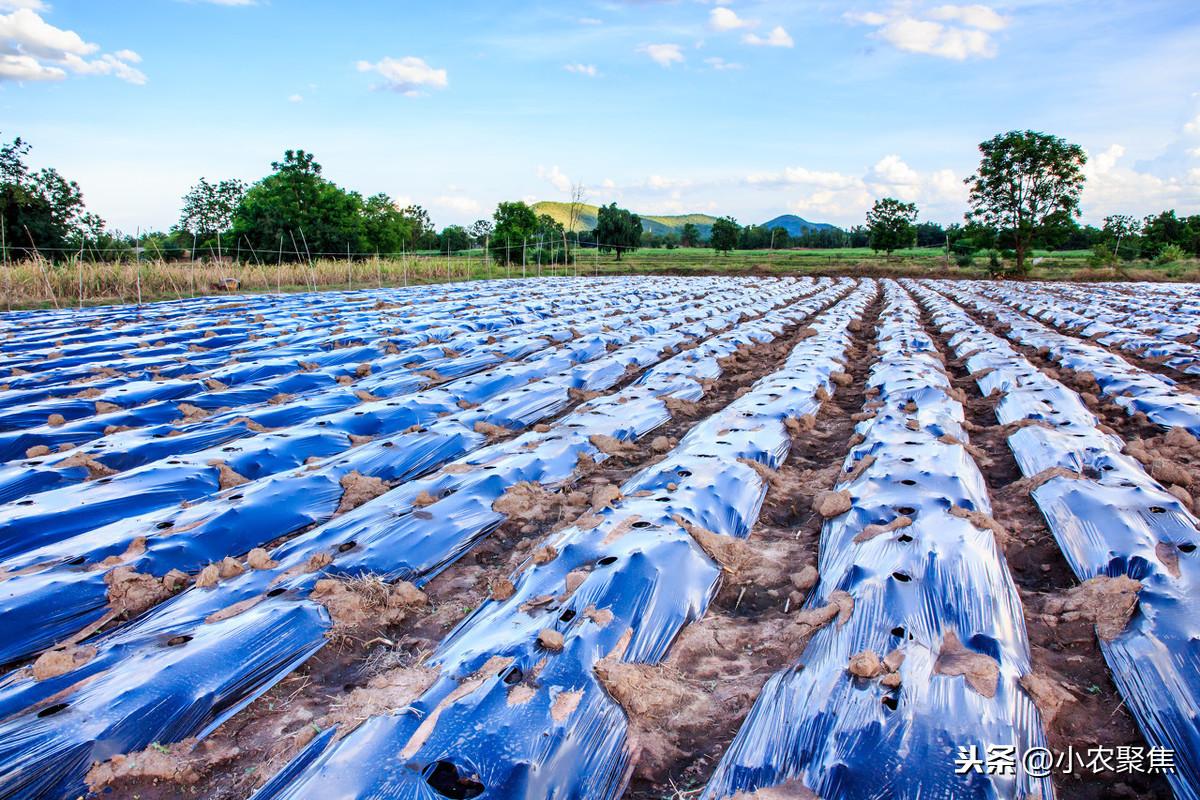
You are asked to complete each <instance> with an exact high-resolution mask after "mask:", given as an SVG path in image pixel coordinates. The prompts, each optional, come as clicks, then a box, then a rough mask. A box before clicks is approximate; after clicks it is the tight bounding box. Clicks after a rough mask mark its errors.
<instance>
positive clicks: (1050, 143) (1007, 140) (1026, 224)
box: [965, 131, 1087, 273]
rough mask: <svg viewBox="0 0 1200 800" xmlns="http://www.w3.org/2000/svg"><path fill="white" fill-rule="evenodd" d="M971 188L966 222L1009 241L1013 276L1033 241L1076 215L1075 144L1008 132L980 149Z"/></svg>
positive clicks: (1078, 157) (1080, 157)
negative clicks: (1050, 224)
mask: <svg viewBox="0 0 1200 800" xmlns="http://www.w3.org/2000/svg"><path fill="white" fill-rule="evenodd" d="M979 151H980V153H981V154H982V155H983V158H982V159H981V160H980V163H979V168H978V169H977V170H976V171H975V173H974V174H973V175H971V176H970V177H968V178H967V179H966V181H965V183H966V184H967V185H968V186H969V187H970V190H971V193H970V204H971V213H970V218H971V219H974V220H976V221H979V222H981V223H984V224H986V225H988V226H990V227H993V228H997V229H999V230H1000V231H1002V232H1003V233H1005V234H1007V235H1008V236H1011V237H1012V242H1013V249H1014V250H1015V251H1016V262H1017V263H1016V269H1017V272H1020V273H1023V272H1025V271H1026V264H1025V259H1026V256H1027V255H1028V253H1029V250H1030V248H1031V245H1032V243H1033V241H1034V239H1035V237H1036V236H1037V235H1038V234H1039V232H1040V230H1041V229H1042V227H1043V226H1044V225H1045V224H1046V222H1047V220H1048V219H1053V217H1054V215H1055V214H1061V215H1068V216H1073V217H1078V216H1079V197H1080V194H1081V193H1082V191H1083V181H1084V176H1083V165H1084V164H1085V163H1086V162H1087V155H1086V154H1085V153H1084V152H1083V148H1082V147H1080V146H1079V145H1077V144H1069V143H1068V142H1067V141H1066V140H1065V139H1061V138H1059V137H1057V136H1051V135H1049V134H1045V133H1038V132H1036V131H1009V132H1008V133H1004V134H999V135H997V136H995V137H993V138H991V139H989V140H988V141H986V142H983V143H981V144H980V145H979Z"/></svg>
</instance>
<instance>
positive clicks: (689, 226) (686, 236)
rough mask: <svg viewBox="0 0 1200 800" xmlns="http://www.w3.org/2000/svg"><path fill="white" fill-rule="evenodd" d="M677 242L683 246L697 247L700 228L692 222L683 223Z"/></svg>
mask: <svg viewBox="0 0 1200 800" xmlns="http://www.w3.org/2000/svg"><path fill="white" fill-rule="evenodd" d="M679 244H680V245H682V246H683V247H699V246H700V229H699V228H697V227H696V225H695V224H694V223H691V222H687V223H684V226H683V229H682V230H680V232H679Z"/></svg>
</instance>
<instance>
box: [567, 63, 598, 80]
mask: <svg viewBox="0 0 1200 800" xmlns="http://www.w3.org/2000/svg"><path fill="white" fill-rule="evenodd" d="M563 69H565V70H566V71H567V72H574V73H575V74H576V75H586V76H588V77H589V78H595V77H596V76H597V75H599V74H600V70H598V69H596V65H595V64H567V65H565V66H564V67H563Z"/></svg>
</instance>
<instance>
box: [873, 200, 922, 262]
mask: <svg viewBox="0 0 1200 800" xmlns="http://www.w3.org/2000/svg"><path fill="white" fill-rule="evenodd" d="M916 222H917V206H916V204H915V203H902V202H900V201H899V200H897V199H896V198H894V197H885V198H883V199H881V200H876V201H875V206H874V207H873V208H872V209H871V210H870V211H868V212H867V230H868V232H869V233H870V236H871V249H872V250H874V251H875V252H876V253H878V252H879V251H880V250H882V251H884V252H885V253H887V254H888V255H889V256H890V255H891V254H892V252H893V251H895V250H898V249H900V248H901V247H911V246H912V244H913V242H915V241H916V240H917V228H916Z"/></svg>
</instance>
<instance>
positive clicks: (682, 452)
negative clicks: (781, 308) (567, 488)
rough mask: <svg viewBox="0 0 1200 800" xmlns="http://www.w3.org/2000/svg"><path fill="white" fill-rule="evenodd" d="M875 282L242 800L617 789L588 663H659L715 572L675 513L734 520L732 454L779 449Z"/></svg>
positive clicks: (616, 729)
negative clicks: (390, 695) (426, 654)
mask: <svg viewBox="0 0 1200 800" xmlns="http://www.w3.org/2000/svg"><path fill="white" fill-rule="evenodd" d="M876 291H877V289H876V287H875V286H874V284H873V283H872V282H867V283H865V284H863V285H861V286H859V288H857V289H856V290H855V291H854V292H853V293H852V294H851V295H850V296H849V297H847V298H846V299H845V300H843V301H841V302H839V303H838V304H837V305H836V306H835V307H834V308H833V309H831V310H829V311H827V312H825V313H824V314H822V315H821V316H820V317H818V318H817V319H816V320H815V321H814V322H812V323H811V327H812V328H813V330H814V332H815V335H814V336H812V337H810V338H808V339H805V340H803V341H802V342H800V343H799V344H798V345H797V346H796V347H795V348H794V349H793V350H792V352H791V353H790V355H789V356H788V357H787V359H786V361H785V362H784V364H783V365H782V368H781V369H780V370H778V371H776V372H774V373H772V374H770V375H768V376H766V377H764V378H762V379H760V380H759V381H758V382H756V383H755V384H754V386H753V387H752V388H751V390H750V391H749V392H748V393H747V394H745V395H743V396H742V397H740V398H738V399H737V400H735V401H733V402H732V403H731V404H729V405H728V406H726V407H725V408H724V409H723V410H721V411H719V412H718V413H716V414H714V415H713V416H711V417H709V418H708V419H706V420H704V421H702V422H700V423H699V424H698V425H696V426H695V427H694V428H692V430H691V431H689V432H688V434H687V435H686V436H685V437H684V438H683V439H682V440H681V441H680V442H679V444H678V445H677V446H676V447H675V448H674V449H673V450H671V451H670V452H669V453H667V454H666V457H665V458H664V459H663V460H662V461H661V462H659V463H657V464H654V465H652V466H650V467H647V468H646V469H644V470H642V471H641V472H639V473H638V474H636V475H635V476H633V477H632V478H630V479H629V480H628V481H627V482H626V484H625V485H624V486H622V487H621V489H620V491H621V495H622V498H621V499H620V500H618V501H617V502H616V503H615V505H613V506H612V507H610V508H606V509H604V510H602V511H600V512H599V513H598V519H597V520H593V522H594V523H595V524H591V523H589V524H587V525H585V526H582V527H580V526H578V525H576V526H572V527H569V528H567V529H565V530H564V531H562V532H560V533H558V534H555V535H554V536H552V537H551V538H550V540H549V541H548V542H547V543H546V544H545V547H546V548H552V550H553V552H554V556H553V557H552V558H551V559H550V560H548V561H545V560H539V561H535V562H533V563H529V564H526V565H525V566H524V567H523V568H522V569H521V570H520V571H519V572H518V574H517V575H514V576H513V584H514V590H513V592H512V595H511V596H510V597H508V598H505V599H503V600H498V599H497V600H491V601H488V602H485V603H484V604H482V605H481V606H480V607H479V608H478V609H477V610H476V611H474V612H473V613H472V614H471V615H470V616H469V617H468V618H467V619H465V620H464V621H463V622H462V623H460V624H459V626H458V627H457V628H456V629H455V630H454V631H453V632H452V633H451V634H450V635H449V636H448V637H447V638H446V639H445V640H444V641H443V643H442V645H441V646H440V647H439V649H438V651H437V653H435V655H434V657H433V659H432V661H431V662H430V664H431V666H433V667H434V668H436V669H437V670H438V671H439V677H438V678H437V679H436V681H435V682H434V683H433V685H432V686H431V687H430V688H429V689H428V690H427V691H426V692H424V693H423V694H422V695H421V697H420V698H418V699H417V700H415V701H414V702H413V703H412V704H410V705H409V706H408V707H407V708H404V709H397V711H396V713H394V714H393V715H391V716H384V717H375V718H372V719H370V720H368V721H367V722H366V723H364V724H363V725H362V726H361V727H359V728H357V729H356V730H354V731H353V732H351V733H349V734H348V735H347V736H346V737H345V738H344V739H342V740H341V741H338V742H337V743H332V740H330V742H329V743H324V744H323V745H314V746H312V747H310V748H309V749H308V750H306V751H305V752H304V753H302V754H301V755H300V756H299V757H298V758H297V759H296V762H297V763H296V764H295V765H292V766H289V767H288V768H286V769H285V771H284V773H283V776H285V777H282V778H280V779H278V780H272V781H271V782H270V783H268V784H267V785H266V786H265V787H264V788H263V789H262V790H260V791H259V792H258V793H257V794H256V795H255V800H267V799H268V798H271V799H272V800H274V799H275V798H280V799H282V798H300V797H360V798H366V797H411V798H429V800H436V798H439V797H444V796H446V792H445V791H444V788H445V787H444V786H443V785H442V784H444V783H445V784H446V785H452V784H454V783H455V782H458V781H463V780H466V781H467V785H469V786H470V794H469V795H467V796H471V797H480V798H496V800H500V798H529V799H530V800H532V798H543V797H559V798H580V799H581V800H582V799H583V798H587V799H588V800H604V799H605V798H616V797H618V796H620V794H621V792H622V791H623V789H624V787H625V784H626V781H627V780H628V770H627V767H628V766H629V763H628V762H629V743H628V741H627V737H628V726H627V722H626V719H625V715H624V712H623V711H622V709H621V708H620V706H619V705H617V703H616V702H615V701H614V700H613V699H612V698H611V697H610V696H609V695H608V693H607V692H606V691H605V689H604V688H603V685H602V683H601V681H600V680H598V679H597V676H596V674H595V671H594V670H595V667H596V665H597V663H598V662H599V661H601V660H602V659H605V658H607V659H610V660H616V661H626V662H639V663H655V662H657V661H660V660H662V659H663V658H664V657H665V656H666V654H667V652H668V649H669V647H670V645H671V643H672V642H673V641H674V640H675V638H676V636H677V635H678V633H679V631H680V630H681V629H682V628H683V627H684V626H685V625H687V624H688V623H690V622H692V621H693V620H695V619H697V618H699V617H700V616H701V615H703V613H704V611H705V609H706V608H707V605H708V602H709V600H710V599H711V597H712V595H713V593H714V592H715V591H716V588H717V582H718V579H719V576H720V572H721V570H720V568H719V567H718V566H717V565H716V564H714V563H713V561H712V560H711V559H710V558H709V557H708V555H706V553H705V550H704V549H703V548H702V547H701V545H700V544H698V543H697V541H696V540H695V539H694V538H693V535H692V534H691V533H689V530H688V527H687V526H697V527H699V528H703V529H704V530H705V531H706V532H707V535H714V536H718V537H721V536H728V537H738V538H744V537H746V536H747V535H748V534H749V532H750V528H751V526H752V525H753V523H754V521H755V519H756V518H757V516H758V513H759V509H760V507H761V504H762V501H763V497H764V496H765V494H766V485H765V481H764V479H763V478H762V476H761V475H759V474H758V473H757V472H756V471H755V470H754V469H753V468H752V467H751V466H749V465H748V464H747V463H746V462H747V461H754V462H757V463H759V464H762V465H763V466H766V467H768V468H777V467H779V466H780V465H781V464H782V462H783V460H784V459H785V458H786V456H787V453H788V450H789V447H790V437H789V434H788V431H787V427H786V425H785V420H787V419H788V418H793V419H799V418H801V417H804V416H806V415H810V414H815V413H816V411H817V409H818V408H819V406H820V399H819V394H818V393H819V392H820V391H822V390H823V391H824V392H826V393H832V392H833V391H834V389H835V388H836V387H835V386H834V384H833V382H832V381H831V379H830V376H831V374H832V373H833V372H835V371H838V370H841V369H842V368H843V367H844V364H843V361H842V358H843V356H844V354H845V351H846V348H847V347H848V346H849V343H850V336H849V334H848V332H847V326H848V324H849V322H850V321H851V320H852V319H854V318H856V317H858V316H860V315H861V314H862V312H863V309H864V308H865V307H866V305H867V304H868V303H869V302H870V300H871V297H872V296H873V295H874V294H875V293H876ZM701 535H704V534H701ZM543 631H552V632H554V633H555V634H557V635H561V636H562V638H563V644H562V647H561V650H558V649H555V650H548V649H547V648H546V647H545V646H543V645H542V644H541V643H540V636H541V634H542V632H543Z"/></svg>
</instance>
